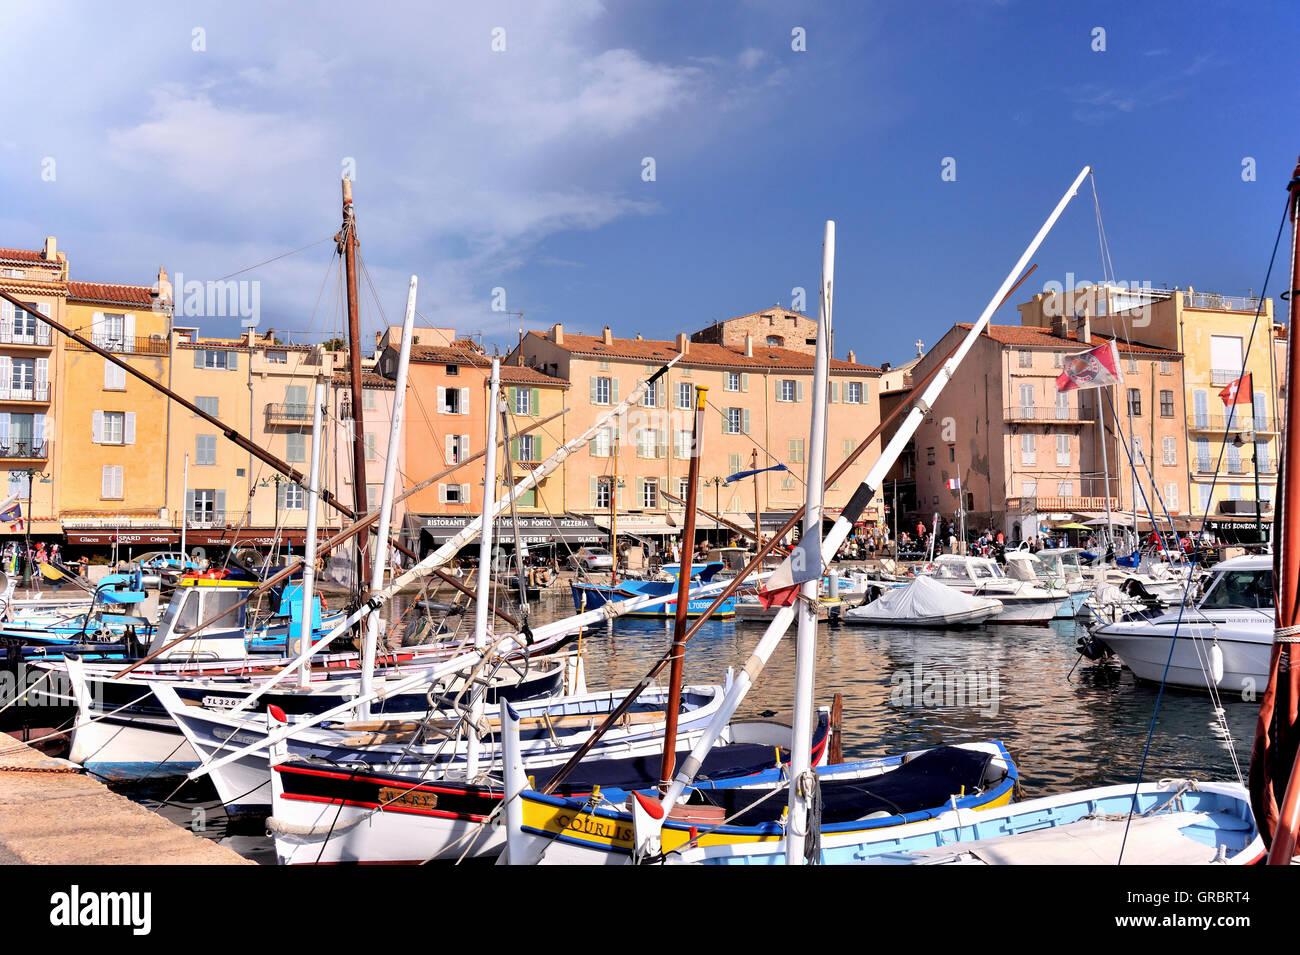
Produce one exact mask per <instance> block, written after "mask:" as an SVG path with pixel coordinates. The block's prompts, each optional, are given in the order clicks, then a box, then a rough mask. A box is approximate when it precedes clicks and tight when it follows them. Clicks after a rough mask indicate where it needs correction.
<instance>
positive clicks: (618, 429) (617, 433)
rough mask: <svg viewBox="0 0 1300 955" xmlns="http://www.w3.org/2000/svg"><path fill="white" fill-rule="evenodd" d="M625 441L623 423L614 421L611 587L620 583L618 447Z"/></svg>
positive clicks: (611, 500) (610, 555)
mask: <svg viewBox="0 0 1300 955" xmlns="http://www.w3.org/2000/svg"><path fill="white" fill-rule="evenodd" d="M622 439H623V427H622V424H621V422H620V421H619V420H618V419H617V418H615V419H614V440H613V441H611V442H610V444H611V445H613V447H612V448H611V449H610V454H611V455H613V459H614V476H613V477H612V478H610V481H609V557H610V563H609V585H610V586H611V587H612V586H614V585H615V584H617V583H618V446H619V442H621V441H622Z"/></svg>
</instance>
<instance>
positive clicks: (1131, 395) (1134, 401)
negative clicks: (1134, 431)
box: [1128, 388, 1142, 418]
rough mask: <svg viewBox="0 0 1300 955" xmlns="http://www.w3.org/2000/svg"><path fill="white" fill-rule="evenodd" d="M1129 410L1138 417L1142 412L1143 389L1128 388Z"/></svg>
mask: <svg viewBox="0 0 1300 955" xmlns="http://www.w3.org/2000/svg"><path fill="white" fill-rule="evenodd" d="M1128 410H1129V412H1130V413H1131V414H1132V415H1133V417H1135V418H1137V417H1139V416H1141V414H1142V391H1141V389H1138V388H1130V389H1129V390H1128Z"/></svg>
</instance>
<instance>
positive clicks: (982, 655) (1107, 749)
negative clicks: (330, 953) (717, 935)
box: [116, 593, 1259, 863]
mask: <svg viewBox="0 0 1300 955" xmlns="http://www.w3.org/2000/svg"><path fill="white" fill-rule="evenodd" d="M532 610H533V621H534V622H535V623H536V622H541V621H545V620H549V619H554V618H556V617H560V616H565V615H567V614H570V613H572V605H571V604H570V603H568V602H567V600H565V599H563V597H562V595H561V594H559V593H555V594H551V595H547V596H546V597H544V598H543V600H542V602H541V603H539V604H535V605H534V606H533V608H532ZM399 611H400V605H399ZM765 626H766V625H765V624H763V623H754V622H741V621H731V620H728V621H711V622H709V623H707V624H705V625H704V627H702V628H701V630H700V632H699V633H698V634H697V635H696V636H695V638H694V639H693V640H692V641H691V643H690V644H689V645H688V647H687V653H686V663H685V679H686V681H687V682H688V683H718V682H722V681H723V680H724V679H725V678H726V673H727V669H728V668H729V667H736V668H739V667H740V666H741V665H742V664H743V663H744V661H745V659H746V658H747V657H748V655H749V653H750V651H752V650H753V648H754V646H755V645H756V644H757V643H758V641H759V639H760V638H761V637H762V635H763V631H764V628H765ZM1080 632H1081V630H1080V629H1077V627H1076V624H1075V623H1074V622H1073V621H1054V622H1053V623H1052V624H1051V625H1050V626H1047V627H1043V626H1005V627H1002V626H1000V627H983V628H980V629H976V630H949V631H943V630H911V629H890V628H875V627H850V626H843V625H839V624H837V623H834V622H831V623H823V624H821V625H820V628H819V643H818V652H817V696H818V700H819V702H821V703H823V704H826V705H829V704H830V702H831V698H832V696H833V695H834V694H836V693H840V694H843V698H844V707H843V714H844V716H843V751H844V758H845V759H854V758H865V757H869V756H876V755H883V754H888V753H896V752H900V751H904V750H908V749H918V748H923V747H927V746H935V745H941V744H946V743H954V742H967V741H975V740H993V739H997V740H1001V741H1002V742H1003V743H1004V744H1005V745H1006V747H1007V749H1008V750H1009V751H1010V753H1011V755H1012V757H1013V758H1014V759H1015V761H1016V763H1017V765H1018V766H1019V768H1020V772H1021V777H1022V787H1023V790H1024V793H1023V798H1032V797H1035V796H1045V795H1051V794H1053V793H1059V792H1063V791H1067V790H1071V789H1081V788H1086V787H1090V786H1100V785H1109V784H1114V783H1125V782H1132V781H1134V780H1136V779H1137V777H1138V773H1139V770H1140V768H1141V767H1142V766H1143V760H1144V758H1145V769H1144V770H1143V771H1142V776H1143V778H1144V779H1146V780H1156V779H1160V778H1164V777H1169V776H1190V777H1192V778H1198V779H1207V780H1208V779H1219V780H1224V779H1228V780H1231V779H1236V778H1237V768H1236V767H1237V765H1238V764H1239V765H1240V767H1241V771H1242V773H1244V772H1245V768H1246V766H1247V764H1248V763H1249V759H1250V745H1251V739H1252V736H1253V733H1254V728H1255V719H1256V716H1257V715H1258V712H1259V709H1258V704H1257V703H1256V702H1255V701H1253V700H1242V699H1239V698H1225V699H1224V700H1223V701H1222V702H1223V713H1222V719H1223V725H1226V727H1227V732H1226V733H1225V732H1224V729H1223V726H1222V725H1221V723H1220V721H1219V719H1218V718H1217V717H1216V713H1215V710H1214V706H1213V704H1212V702H1211V700H1210V698H1209V696H1208V695H1206V694H1204V693H1193V692H1189V691H1182V690H1169V689H1166V690H1165V691H1164V692H1163V693H1161V692H1160V691H1159V688H1158V687H1156V686H1154V685H1150V684H1144V683H1140V682H1138V681H1137V680H1135V679H1134V677H1133V674H1132V673H1131V672H1129V671H1128V670H1126V669H1122V668H1121V667H1120V666H1119V665H1118V664H1096V663H1091V662H1089V661H1086V660H1082V661H1081V660H1079V657H1078V654H1077V653H1076V652H1075V650H1074V645H1075V641H1076V639H1077V637H1078V636H1079V633H1080ZM671 636H672V621H671V620H628V619H624V620H620V621H616V622H610V623H606V624H605V625H603V626H601V627H599V628H595V629H588V630H586V631H584V633H583V634H582V638H581V643H582V648H583V651H584V659H585V661H586V675H587V683H588V687H589V688H590V689H592V690H599V689H604V688H620V687H629V686H631V685H633V684H634V683H635V682H636V681H637V680H638V679H640V678H641V677H642V676H643V675H644V674H645V672H646V671H647V670H648V669H649V667H650V666H651V665H652V664H653V663H654V662H655V661H656V660H657V659H658V658H659V656H660V655H661V654H662V653H663V652H664V651H665V650H666V649H667V647H668V644H669V642H670V640H671ZM794 663H795V643H794V628H793V627H792V628H791V630H790V633H789V634H788V636H787V639H786V640H785V641H783V642H782V643H781V645H780V646H779V647H778V648H777V650H776V652H775V653H774V655H773V657H772V659H771V660H770V661H769V663H768V665H767V667H766V669H765V670H764V671H763V674H762V676H761V677H760V679H759V681H758V683H757V685H756V686H755V687H754V689H753V690H752V691H751V692H750V694H749V696H748V698H747V699H746V701H745V703H744V705H743V706H742V708H741V711H740V713H739V715H740V716H749V717H753V716H763V717H770V718H772V719H777V720H782V721H787V722H788V721H789V719H790V717H791V706H792V700H793V697H794V669H795V667H794ZM665 678H666V671H665ZM1157 703H1158V704H1159V713H1158V717H1157V718H1156V720H1155V726H1154V732H1153V733H1152V732H1151V729H1152V719H1153V716H1154V715H1155V714H1156V707H1157ZM1149 733H1150V742H1149V748H1148V734H1149ZM1234 755H1235V761H1234ZM176 785H177V781H176V780H168V781H165V782H163V781H160V782H158V783H147V784H143V785H136V786H131V787H116V788H119V789H120V791H122V792H125V793H126V794H128V795H130V796H131V797H132V798H135V799H137V800H138V801H140V802H141V803H143V804H144V805H147V806H150V807H151V808H157V809H158V810H159V811H160V812H161V813H163V814H164V815H166V816H167V817H168V818H171V819H172V820H173V821H175V822H177V823H179V824H181V825H184V826H187V827H191V828H193V829H194V830H195V831H196V832H200V833H202V834H203V835H206V836H208V837H210V838H213V839H217V840H219V841H221V842H222V843H224V844H226V845H228V846H230V847H231V848H233V849H234V850H235V851H237V852H239V853H240V854H242V855H244V856H245V857H247V858H250V859H254V860H256V861H259V862H266V863H273V862H274V861H275V858H274V851H273V847H272V843H271V840H270V839H269V838H268V837H267V836H266V834H265V832H264V830H263V829H262V828H261V827H260V826H259V825H257V824H256V823H252V824H250V823H247V822H243V821H241V822H240V823H238V824H237V825H238V827H232V825H231V824H229V823H228V822H227V820H226V817H225V814H224V812H223V810H222V808H221V805H220V802H219V801H218V800H217V799H216V795H215V792H214V791H213V790H212V789H211V787H210V785H209V784H207V783H206V782H203V781H200V782H196V783H189V784H186V785H185V786H183V787H182V788H181V789H180V790H179V791H175V790H176ZM164 801H165V802H164Z"/></svg>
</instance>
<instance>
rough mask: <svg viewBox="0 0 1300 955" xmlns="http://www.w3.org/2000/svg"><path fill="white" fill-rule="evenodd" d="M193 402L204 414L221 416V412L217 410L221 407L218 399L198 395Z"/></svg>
mask: <svg viewBox="0 0 1300 955" xmlns="http://www.w3.org/2000/svg"><path fill="white" fill-rule="evenodd" d="M194 403H195V404H196V405H198V408H199V410H200V411H202V412H203V413H204V414H210V415H212V417H214V418H219V417H221V412H220V411H219V410H218V409H219V408H220V407H221V401H220V399H218V398H204V397H198V398H195V399H194Z"/></svg>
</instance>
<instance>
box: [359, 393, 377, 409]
mask: <svg viewBox="0 0 1300 955" xmlns="http://www.w3.org/2000/svg"><path fill="white" fill-rule="evenodd" d="M361 407H362V409H364V410H365V411H374V410H375V389H373V388H362V389H361Z"/></svg>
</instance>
